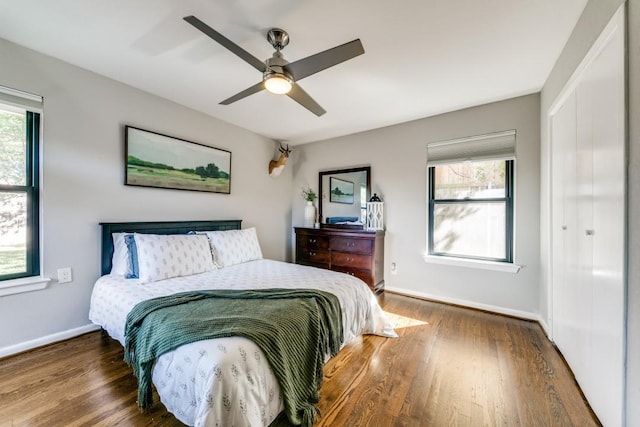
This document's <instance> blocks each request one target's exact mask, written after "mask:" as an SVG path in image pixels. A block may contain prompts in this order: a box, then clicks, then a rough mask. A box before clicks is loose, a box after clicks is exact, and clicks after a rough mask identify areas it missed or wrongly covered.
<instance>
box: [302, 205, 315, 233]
mask: <svg viewBox="0 0 640 427" xmlns="http://www.w3.org/2000/svg"><path fill="white" fill-rule="evenodd" d="M315 222H316V207H315V206H314V205H313V202H310V201H308V202H307V206H305V207H304V226H305V227H313V224H314V223H315Z"/></svg>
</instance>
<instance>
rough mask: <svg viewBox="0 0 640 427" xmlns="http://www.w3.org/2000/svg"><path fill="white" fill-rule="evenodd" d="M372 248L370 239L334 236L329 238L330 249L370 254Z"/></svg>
mask: <svg viewBox="0 0 640 427" xmlns="http://www.w3.org/2000/svg"><path fill="white" fill-rule="evenodd" d="M372 249H373V241H372V240H365V239H352V238H348V237H334V238H333V239H331V250H332V251H340V252H354V253H359V254H370V253H371V250H372Z"/></svg>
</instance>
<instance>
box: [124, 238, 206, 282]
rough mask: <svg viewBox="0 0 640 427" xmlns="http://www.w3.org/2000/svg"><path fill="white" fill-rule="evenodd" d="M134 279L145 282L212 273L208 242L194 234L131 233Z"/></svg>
mask: <svg viewBox="0 0 640 427" xmlns="http://www.w3.org/2000/svg"><path fill="white" fill-rule="evenodd" d="M135 241H136V247H137V249H138V276H139V279H140V282H142V283H149V282H155V281H158V280H164V279H170V278H172V277H180V276H190V275H192V274H198V273H204V272H205V271H210V270H214V269H215V266H214V265H213V258H212V257H211V249H210V247H209V240H208V239H207V237H206V236H202V235H197V234H169V235H160V234H135Z"/></svg>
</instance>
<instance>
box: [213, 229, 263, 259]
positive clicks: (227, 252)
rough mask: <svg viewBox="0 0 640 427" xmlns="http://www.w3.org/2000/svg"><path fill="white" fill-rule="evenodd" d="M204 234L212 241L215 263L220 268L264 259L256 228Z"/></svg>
mask: <svg viewBox="0 0 640 427" xmlns="http://www.w3.org/2000/svg"><path fill="white" fill-rule="evenodd" d="M204 234H206V235H207V237H209V240H210V241H211V251H212V253H213V257H214V262H215V263H216V265H218V266H219V267H229V266H232V265H236V264H240V263H243V262H247V261H253V260H256V259H262V250H261V249H260V243H259V242H258V235H257V233H256V229H255V227H251V228H245V229H244V230H226V231H205V232H204Z"/></svg>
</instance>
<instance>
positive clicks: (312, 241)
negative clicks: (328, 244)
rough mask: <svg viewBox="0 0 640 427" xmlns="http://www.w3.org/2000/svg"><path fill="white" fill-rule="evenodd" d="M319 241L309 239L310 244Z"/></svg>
mask: <svg viewBox="0 0 640 427" xmlns="http://www.w3.org/2000/svg"><path fill="white" fill-rule="evenodd" d="M316 242H317V240H316V239H309V243H316Z"/></svg>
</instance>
